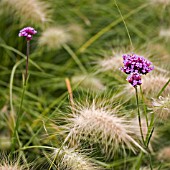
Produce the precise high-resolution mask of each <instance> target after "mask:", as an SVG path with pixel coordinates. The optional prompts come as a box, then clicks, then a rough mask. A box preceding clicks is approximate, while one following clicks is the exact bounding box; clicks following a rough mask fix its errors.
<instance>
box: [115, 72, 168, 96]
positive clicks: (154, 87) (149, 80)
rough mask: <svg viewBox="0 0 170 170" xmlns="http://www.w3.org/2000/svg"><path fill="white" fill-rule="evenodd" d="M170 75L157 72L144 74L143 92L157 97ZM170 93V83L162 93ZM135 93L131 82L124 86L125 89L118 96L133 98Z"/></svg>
mask: <svg viewBox="0 0 170 170" xmlns="http://www.w3.org/2000/svg"><path fill="white" fill-rule="evenodd" d="M168 80H169V77H168V76H166V74H160V73H159V74H155V73H151V74H149V75H146V76H142V85H141V86H142V90H143V93H144V94H145V95H146V96H148V97H156V95H157V94H158V93H159V91H160V90H161V89H162V88H163V86H164V85H165V84H166V83H167V82H168ZM169 93H170V84H168V86H167V87H166V88H165V90H164V91H163V93H162V95H163V96H166V95H167V94H169ZM134 95H135V90H134V88H133V87H131V85H130V84H128V82H127V84H126V85H125V86H123V90H122V91H121V92H120V93H119V94H118V96H124V97H126V98H127V97H128V98H131V97H133V96H134Z"/></svg>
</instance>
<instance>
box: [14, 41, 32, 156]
mask: <svg viewBox="0 0 170 170" xmlns="http://www.w3.org/2000/svg"><path fill="white" fill-rule="evenodd" d="M29 50H30V41H27V51H26V54H27V58H26V70H25V79H24V86H23V91H22V96H21V102H20V106H19V110H18V113H17V119H16V123H15V128H14V132H13V135H12V147H11V148H12V149H11V151H12V152H11V153H12V154H13V153H14V150H15V144H16V140H17V136H18V129H19V124H20V122H21V118H22V105H23V101H24V96H25V91H26V87H27V79H28V63H29V62H28V60H29ZM18 143H19V141H18Z"/></svg>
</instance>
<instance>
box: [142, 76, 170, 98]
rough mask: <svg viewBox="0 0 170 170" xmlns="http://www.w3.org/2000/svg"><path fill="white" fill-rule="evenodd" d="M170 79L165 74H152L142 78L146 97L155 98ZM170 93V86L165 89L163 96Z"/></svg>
mask: <svg viewBox="0 0 170 170" xmlns="http://www.w3.org/2000/svg"><path fill="white" fill-rule="evenodd" d="M168 80H169V77H168V76H166V75H165V74H155V73H151V74H149V75H147V76H143V77H142V88H143V92H144V93H145V94H146V95H151V96H155V95H157V94H158V92H159V91H160V90H161V89H162V87H163V86H164V85H165V84H166V83H167V82H168ZM168 93H170V84H168V86H167V87H166V88H165V90H164V91H163V93H162V95H167V94H168Z"/></svg>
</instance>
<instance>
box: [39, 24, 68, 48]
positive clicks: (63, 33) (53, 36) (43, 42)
mask: <svg viewBox="0 0 170 170" xmlns="http://www.w3.org/2000/svg"><path fill="white" fill-rule="evenodd" d="M70 40H71V35H70V34H69V32H68V31H67V29H66V28H65V27H49V28H47V29H46V30H44V32H43V33H42V35H41V37H40V38H39V45H40V46H42V47H45V48H47V49H49V50H56V49H59V48H61V47H62V46H63V45H64V44H67V43H68V42H70Z"/></svg>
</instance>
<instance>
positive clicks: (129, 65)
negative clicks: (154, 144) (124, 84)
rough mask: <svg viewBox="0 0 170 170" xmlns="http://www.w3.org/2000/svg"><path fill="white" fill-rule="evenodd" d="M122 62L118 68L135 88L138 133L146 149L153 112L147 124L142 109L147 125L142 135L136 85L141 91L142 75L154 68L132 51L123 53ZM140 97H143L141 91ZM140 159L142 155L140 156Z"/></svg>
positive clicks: (151, 127)
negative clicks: (144, 133)
mask: <svg viewBox="0 0 170 170" xmlns="http://www.w3.org/2000/svg"><path fill="white" fill-rule="evenodd" d="M123 64H124V67H121V68H120V70H122V71H123V72H124V73H126V74H128V75H129V76H128V77H127V79H126V80H127V81H128V82H129V83H130V84H131V85H132V86H133V87H134V88H135V93H136V103H137V108H138V121H139V127H140V133H141V137H142V141H143V144H144V146H145V148H146V149H148V145H149V141H150V139H151V136H152V133H153V130H154V114H153V117H152V121H151V122H150V124H149V121H148V117H147V113H146V109H144V111H145V117H146V123H147V126H148V127H149V128H148V132H147V135H146V137H144V135H143V131H142V124H141V115H140V110H139V99H138V91H137V86H140V90H141V93H142V88H141V84H142V75H146V74H147V73H149V72H151V71H152V70H153V69H154V67H153V66H152V63H151V62H150V61H148V60H147V59H145V58H144V57H143V56H139V55H137V54H134V53H132V54H124V55H123ZM142 98H143V93H142ZM150 129H151V130H150ZM142 154H143V153H142ZM142 154H141V155H142ZM149 156H150V155H149ZM140 159H142V156H141V157H140ZM139 164H140V163H139ZM137 166H138V168H139V165H137ZM150 166H151V168H152V163H151V161H150ZM136 168H137V167H135V169H136Z"/></svg>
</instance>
